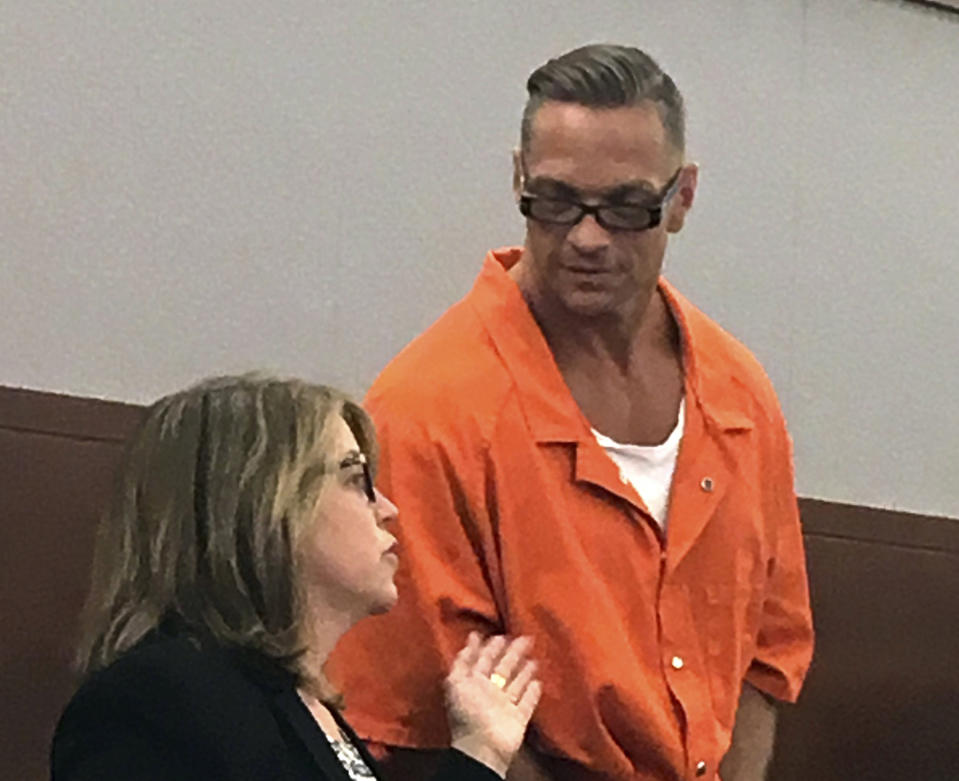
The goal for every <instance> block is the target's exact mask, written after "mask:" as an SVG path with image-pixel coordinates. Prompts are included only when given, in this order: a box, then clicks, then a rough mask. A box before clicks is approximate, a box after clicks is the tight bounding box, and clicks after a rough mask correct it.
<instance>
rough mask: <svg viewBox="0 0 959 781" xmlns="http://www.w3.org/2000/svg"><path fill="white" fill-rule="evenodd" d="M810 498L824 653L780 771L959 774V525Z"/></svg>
mask: <svg viewBox="0 0 959 781" xmlns="http://www.w3.org/2000/svg"><path fill="white" fill-rule="evenodd" d="M801 505H802V511H803V523H804V526H805V530H806V535H805V536H806V552H807V558H808V568H809V580H810V590H811V595H812V602H813V616H814V619H815V623H816V654H815V658H814V660H813V666H812V669H811V670H810V674H809V678H808V679H807V682H806V686H805V688H804V690H803V693H802V696H801V697H800V701H799V704H798V705H796V706H794V707H787V708H785V709H784V710H783V713H782V716H781V719H780V726H779V731H778V735H777V752H776V759H775V762H774V767H773V770H772V772H771V774H770V778H771V779H774V780H775V781H809V780H810V779H815V780H816V781H833V780H835V781H844V780H845V779H869V781H908V780H911V779H917V780H918V779H922V781H946V780H947V779H949V780H950V781H952V780H954V779H956V778H959V665H957V661H959V601H957V600H959V522H957V521H955V520H951V519H944V518H928V517H924V516H918V515H909V514H906V513H895V512H885V511H881V510H874V509H869V508H861V507H855V506H849V505H842V504H833V503H830V502H819V501H811V500H803V501H802V502H801Z"/></svg>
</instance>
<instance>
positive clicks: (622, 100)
mask: <svg viewBox="0 0 959 781" xmlns="http://www.w3.org/2000/svg"><path fill="white" fill-rule="evenodd" d="M526 91H527V92H528V93H529V97H528V99H527V101H526V107H525V108H524V110H523V123H522V128H521V132H520V143H521V146H522V151H523V152H524V154H525V153H527V152H528V151H529V145H530V139H531V137H532V130H533V119H534V116H535V114H536V112H537V110H538V109H539V108H540V106H542V105H543V104H544V103H546V102H548V101H559V102H561V103H578V104H579V105H581V106H586V107H588V108H621V107H626V106H637V105H640V104H642V103H646V102H650V103H652V104H653V105H654V106H656V109H657V111H658V112H659V116H660V119H661V120H662V123H663V127H664V128H665V130H666V137H667V139H668V140H669V142H670V143H671V144H672V146H673V147H675V148H676V150H677V151H679V152H683V150H684V149H685V146H686V112H685V109H684V107H683V96H682V95H681V94H680V92H679V90H678V89H677V88H676V85H675V84H674V83H673V80H672V79H671V78H670V77H669V75H668V74H667V73H665V72H664V71H663V69H662V68H660V67H659V65H658V64H657V62H656V61H655V60H654V59H653V58H652V57H650V56H649V55H648V54H646V53H645V52H644V51H641V50H640V49H637V48H635V47H632V46H617V45H614V44H590V45H588V46H581V47H580V48H578V49H573V50H572V51H570V52H567V53H566V54H563V55H561V56H559V57H556V58H554V59H552V60H549V62H547V63H546V64H545V65H541V66H540V67H539V68H537V69H536V70H535V71H533V73H532V74H530V77H529V79H528V80H527V82H526Z"/></svg>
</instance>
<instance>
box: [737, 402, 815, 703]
mask: <svg viewBox="0 0 959 781" xmlns="http://www.w3.org/2000/svg"><path fill="white" fill-rule="evenodd" d="M772 439H773V443H774V444H773V447H772V448H771V450H772V452H771V453H770V454H769V456H768V459H767V469H766V475H767V476H768V480H767V488H766V501H765V510H766V512H767V514H768V516H769V518H770V523H771V524H772V525H773V528H774V533H775V540H776V544H775V554H774V558H773V560H772V561H771V563H770V573H769V578H768V580H767V585H766V593H765V598H764V601H763V605H762V613H761V617H760V626H759V634H758V636H757V640H756V651H755V655H754V658H753V661H752V663H751V664H750V666H749V669H748V671H747V673H746V676H745V679H746V681H748V682H749V683H750V684H752V685H753V686H755V687H756V688H757V689H759V690H760V691H763V692H765V693H766V694H768V695H770V696H772V697H775V698H776V699H779V700H783V701H786V702H795V701H796V699H797V698H798V696H799V691H800V689H801V688H802V683H803V680H804V678H805V675H806V672H807V670H808V668H809V664H810V661H811V659H812V651H813V624H812V613H811V610H810V606H809V587H808V577H807V572H806V556H805V551H804V548H803V538H802V528H801V524H800V520H799V509H798V505H797V501H796V494H795V489H794V474H793V459H792V442H791V440H790V438H789V435H788V433H787V432H786V428H785V423H784V422H783V421H782V418H781V416H779V417H778V418H777V420H776V422H775V423H774V437H773V438H772Z"/></svg>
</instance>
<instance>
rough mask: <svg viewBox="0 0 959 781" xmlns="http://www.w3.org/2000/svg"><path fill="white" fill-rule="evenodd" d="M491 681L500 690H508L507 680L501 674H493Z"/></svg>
mask: <svg viewBox="0 0 959 781" xmlns="http://www.w3.org/2000/svg"><path fill="white" fill-rule="evenodd" d="M489 679H490V680H491V681H492V682H493V684H494V685H495V686H496V687H497V688H499V689H505V688H506V679H505V678H504V677H503V676H502V675H500V674H499V673H493V674H492V675H490V677H489Z"/></svg>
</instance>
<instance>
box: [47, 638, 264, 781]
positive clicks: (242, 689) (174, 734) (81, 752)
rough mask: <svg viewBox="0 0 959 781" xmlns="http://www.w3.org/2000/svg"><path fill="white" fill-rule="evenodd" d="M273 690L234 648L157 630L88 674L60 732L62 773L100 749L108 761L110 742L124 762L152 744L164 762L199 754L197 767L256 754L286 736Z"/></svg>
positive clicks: (56, 746)
mask: <svg viewBox="0 0 959 781" xmlns="http://www.w3.org/2000/svg"><path fill="white" fill-rule="evenodd" d="M270 695H271V693H270V690H269V688H264V686H263V685H262V683H261V682H260V681H259V680H258V679H257V677H256V676H251V675H249V674H248V672H247V670H246V669H245V668H244V666H242V665H238V664H236V663H235V662H234V660H233V658H232V656H231V655H230V654H228V653H226V652H222V651H217V650H212V649H207V648H203V647H201V646H200V645H198V644H197V643H196V642H195V641H193V640H192V639H190V638H188V637H167V636H162V635H153V636H150V637H148V638H146V639H145V640H143V641H141V642H140V643H139V644H137V645H136V646H134V647H133V648H131V649H130V650H128V651H127V652H125V653H123V654H121V655H120V656H119V657H118V658H117V659H115V660H114V661H113V662H112V663H111V664H110V665H108V666H107V667H105V668H103V669H102V670H98V671H96V672H94V673H92V674H91V675H89V676H88V677H87V678H86V679H85V680H84V681H83V682H82V684H81V685H80V687H79V689H78V690H77V692H76V694H75V695H74V697H73V699H72V700H71V701H70V703H69V705H68V706H67V708H66V709H65V711H64V713H63V715H62V717H61V719H60V722H59V724H58V725H57V729H56V733H55V735H54V743H53V756H52V761H53V767H54V771H55V777H56V775H57V774H56V770H57V768H61V769H62V768H66V767H74V766H78V765H82V764H83V763H86V762H88V761H90V760H91V758H92V757H93V755H94V754H96V755H97V757H98V758H97V759H96V761H101V759H100V758H99V757H102V755H103V751H102V750H101V749H100V748H98V747H100V746H104V745H109V746H110V749H109V751H110V754H111V756H112V757H113V758H114V759H111V760H110V761H111V762H113V761H115V762H118V763H125V762H128V761H130V760H131V758H132V757H133V756H134V755H135V754H139V753H144V752H145V753H146V754H147V755H151V754H152V755H154V756H155V761H158V762H164V763H166V762H178V761H182V760H183V757H184V756H191V763H193V760H195V763H194V769H195V770H197V771H199V770H200V768H201V767H203V764H204V762H209V763H211V764H210V765H209V767H210V768H211V769H212V768H213V767H214V766H218V764H219V763H220V761H221V760H222V759H223V758H224V757H228V756H229V755H230V754H231V753H233V754H236V753H239V754H241V755H247V758H248V759H249V760H250V761H254V760H255V758H256V756H257V755H260V754H272V753H274V751H275V750H276V749H278V748H280V747H281V746H282V742H283V741H282V738H281V737H280V735H279V731H278V729H277V726H276V721H275V718H274V716H273V713H272V710H271V696H270ZM60 775H61V776H62V777H73V776H72V775H70V774H69V773H61V774H60ZM78 777H83V776H78Z"/></svg>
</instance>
